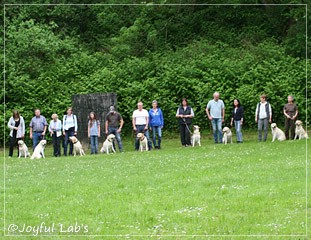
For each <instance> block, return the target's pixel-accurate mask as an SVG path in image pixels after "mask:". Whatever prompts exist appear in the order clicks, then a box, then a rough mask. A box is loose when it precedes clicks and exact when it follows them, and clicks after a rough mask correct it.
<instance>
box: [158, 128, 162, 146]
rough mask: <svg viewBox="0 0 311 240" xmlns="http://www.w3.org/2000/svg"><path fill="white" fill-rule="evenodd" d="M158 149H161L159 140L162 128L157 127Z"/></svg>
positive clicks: (160, 140) (160, 139)
mask: <svg viewBox="0 0 311 240" xmlns="http://www.w3.org/2000/svg"><path fill="white" fill-rule="evenodd" d="M157 130H158V149H161V142H162V129H161V127H158V129H157Z"/></svg>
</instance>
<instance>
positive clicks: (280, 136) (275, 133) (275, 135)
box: [271, 123, 286, 142]
mask: <svg viewBox="0 0 311 240" xmlns="http://www.w3.org/2000/svg"><path fill="white" fill-rule="evenodd" d="M271 131H272V142H274V141H275V139H277V140H279V141H284V140H286V137H285V133H284V132H283V131H282V130H281V129H279V128H278V127H277V126H276V123H271Z"/></svg>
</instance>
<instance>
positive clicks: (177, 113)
mask: <svg viewBox="0 0 311 240" xmlns="http://www.w3.org/2000/svg"><path fill="white" fill-rule="evenodd" d="M176 117H177V118H180V117H182V115H180V114H179V108H178V109H177V112H176Z"/></svg>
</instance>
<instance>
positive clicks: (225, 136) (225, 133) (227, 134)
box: [222, 127, 232, 144]
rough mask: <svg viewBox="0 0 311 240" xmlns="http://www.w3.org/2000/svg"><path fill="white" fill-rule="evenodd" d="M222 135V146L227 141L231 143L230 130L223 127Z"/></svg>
mask: <svg viewBox="0 0 311 240" xmlns="http://www.w3.org/2000/svg"><path fill="white" fill-rule="evenodd" d="M222 134H223V135H222V142H223V143H224V144H227V143H228V142H229V141H230V143H232V132H231V130H230V128H228V127H224V128H223V129H222Z"/></svg>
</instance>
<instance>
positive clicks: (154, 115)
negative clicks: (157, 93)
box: [149, 100, 164, 149]
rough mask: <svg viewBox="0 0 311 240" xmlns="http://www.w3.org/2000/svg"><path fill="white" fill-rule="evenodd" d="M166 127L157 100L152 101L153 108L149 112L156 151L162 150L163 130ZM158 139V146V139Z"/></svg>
mask: <svg viewBox="0 0 311 240" xmlns="http://www.w3.org/2000/svg"><path fill="white" fill-rule="evenodd" d="M163 126H164V118H163V113H162V110H161V108H159V107H158V102H157V101H156V100H153V101H152V108H151V109H150V110H149V127H150V131H152V142H153V145H154V148H155V149H161V140H162V128H163ZM157 137H158V144H157V141H156V138H157Z"/></svg>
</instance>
